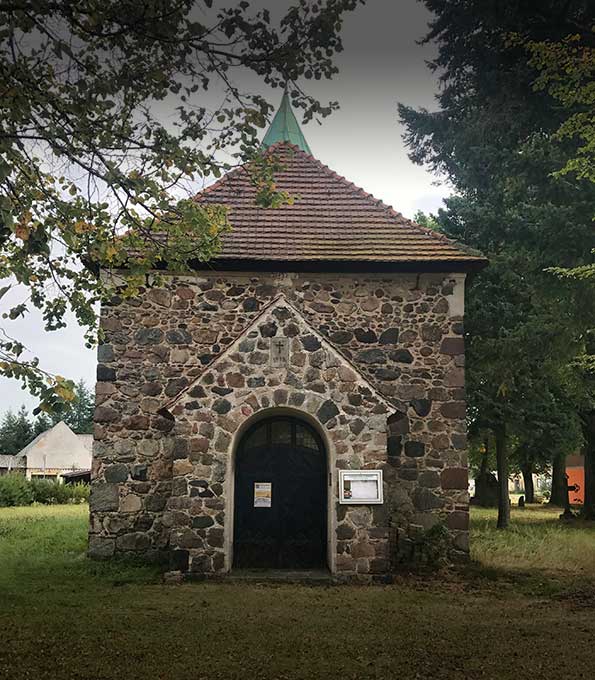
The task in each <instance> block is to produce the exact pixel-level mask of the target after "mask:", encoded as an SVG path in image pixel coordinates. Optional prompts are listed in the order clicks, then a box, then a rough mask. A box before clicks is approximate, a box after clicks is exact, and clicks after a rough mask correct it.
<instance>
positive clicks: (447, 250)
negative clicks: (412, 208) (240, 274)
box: [196, 126, 487, 271]
mask: <svg viewBox="0 0 595 680" xmlns="http://www.w3.org/2000/svg"><path fill="white" fill-rule="evenodd" d="M271 127H272V126H271ZM269 132H270V131H269ZM267 136H268V133H267ZM266 139H267V138H266V137H265V140H266ZM266 153H267V154H274V156H275V157H276V158H277V159H278V160H279V161H280V163H281V165H282V169H281V170H280V171H278V172H276V173H275V184H276V187H277V189H278V190H280V191H286V192H288V193H289V195H290V196H291V197H292V198H293V199H294V202H293V204H291V205H282V206H280V207H278V208H263V207H260V206H258V205H257V204H256V188H255V187H254V185H253V183H252V182H251V178H250V174H249V167H248V168H246V167H240V168H237V169H235V170H233V171H231V172H230V173H228V174H227V175H226V176H224V177H223V178H222V179H220V180H219V181H217V182H215V183H214V184H213V185H211V186H210V187H208V188H206V189H205V190H204V191H202V192H201V193H199V194H198V195H197V196H196V200H197V201H198V202H199V203H201V204H221V205H225V206H228V208H229V221H230V224H231V226H232V230H231V232H229V233H227V234H225V235H224V238H223V249H222V252H221V254H220V255H219V256H218V257H217V261H219V262H221V263H223V264H225V262H230V261H235V262H238V263H240V264H241V262H245V261H251V262H255V261H256V262H271V261H277V262H287V263H296V262H306V263H316V262H319V263H328V262H331V261H336V262H344V263H360V264H367V265H370V264H372V263H385V264H390V265H395V268H398V265H409V266H410V267H412V266H414V267H415V268H417V269H419V270H422V271H423V270H429V269H435V268H439V269H440V268H442V269H446V270H449V271H456V270H459V269H460V270H468V269H474V268H481V267H483V266H484V265H485V264H486V263H487V261H486V260H485V259H484V258H483V257H481V256H480V255H478V254H476V253H472V252H469V251H467V250H465V249H464V248H463V247H462V246H460V245H458V244H457V243H455V242H454V241H451V240H450V239H448V238H446V237H445V236H443V235H442V234H439V233H437V232H434V231H432V230H430V229H427V228H425V227H422V226H421V225H419V224H416V223H415V222H412V221H411V220H408V219H406V218H405V217H403V215H401V214H400V213H398V212H396V211H395V210H393V209H392V208H391V207H390V206H387V205H385V204H384V203H383V202H382V201H380V200H378V199H376V198H374V197H373V196H372V195H371V194H368V193H366V192H365V191H364V190H363V189H360V188H359V187H357V186H355V185H354V184H353V183H352V182H349V181H347V180H346V179H345V178H344V177H341V176H339V175H338V174H336V173H335V172H333V171H332V170H330V169H329V168H328V167H327V166H326V165H323V164H322V163H321V162H320V161H318V160H316V159H315V158H313V157H312V156H311V155H310V154H309V153H307V152H306V151H304V150H303V149H301V148H300V147H299V146H297V145H295V144H291V143H289V142H287V141H280V142H277V143H275V144H273V145H272V146H270V147H269V148H268V149H267V151H266Z"/></svg>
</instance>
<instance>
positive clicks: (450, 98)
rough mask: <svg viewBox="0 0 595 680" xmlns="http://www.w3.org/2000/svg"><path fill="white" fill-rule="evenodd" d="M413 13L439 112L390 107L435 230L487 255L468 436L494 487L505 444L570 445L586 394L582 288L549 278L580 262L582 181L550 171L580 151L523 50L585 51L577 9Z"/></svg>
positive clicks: (512, 1) (590, 312)
mask: <svg viewBox="0 0 595 680" xmlns="http://www.w3.org/2000/svg"><path fill="white" fill-rule="evenodd" d="M425 4H426V6H427V7H428V8H429V9H430V10H431V11H432V12H433V13H434V14H435V19H434V20H433V21H432V22H431V24H430V30H429V32H428V35H427V36H426V37H425V38H424V40H425V41H432V42H435V43H436V44H437V47H438V56H437V57H436V58H435V59H434V60H433V61H432V62H431V63H430V68H432V69H433V70H434V71H436V72H437V73H438V74H439V78H440V80H441V84H442V89H441V91H440V94H439V95H438V97H437V100H438V106H439V108H438V110H437V111H427V110H423V109H422V110H415V109H412V108H411V107H407V106H405V105H401V106H400V107H399V111H400V116H401V119H402V121H403V122H404V124H405V126H406V134H405V140H406V143H407V144H408V146H409V151H410V157H411V158H412V160H414V161H415V162H417V163H420V164H425V165H427V166H429V167H430V168H431V169H432V170H434V171H435V172H437V173H439V174H441V175H442V176H445V177H446V178H447V180H448V181H449V182H450V184H451V185H452V186H453V188H454V189H455V195H454V196H453V197H451V198H449V199H447V200H446V209H444V210H441V211H439V214H438V216H437V220H438V222H439V225H440V229H441V231H443V232H444V233H446V234H447V235H449V236H451V237H454V238H456V239H458V240H460V241H462V242H464V243H467V244H469V245H471V246H473V247H475V248H478V249H480V250H482V251H483V252H484V253H485V254H486V255H487V256H488V257H489V259H490V266H489V267H488V268H487V269H486V270H485V271H483V272H481V273H480V274H479V275H477V276H476V277H475V279H474V280H473V281H472V282H471V286H470V289H469V296H468V305H467V310H466V331H467V348H468V363H467V383H468V395H469V405H470V408H469V413H470V418H471V421H472V422H471V425H472V427H475V430H476V431H479V430H480V429H481V428H489V429H491V430H492V431H494V432H495V433H496V435H497V436H496V444H497V445H498V443H499V444H500V452H499V453H500V455H499V460H500V463H499V465H498V468H499V476H500V477H506V476H507V474H508V456H507V450H506V444H507V441H508V440H510V438H511V436H512V435H518V434H524V433H527V432H529V433H532V446H534V447H536V446H540V447H542V446H547V447H548V449H549V450H548V455H549V456H550V457H554V456H556V455H561V454H563V453H566V452H570V451H572V450H573V449H574V448H575V447H577V446H579V445H580V443H581V436H580V410H581V408H582V404H583V403H584V402H585V401H586V400H588V394H587V390H586V388H585V383H584V382H583V376H582V375H581V373H580V371H577V370H575V363H576V360H577V357H579V356H580V355H581V354H583V353H584V351H585V344H586V341H587V337H588V334H589V331H590V329H591V328H593V326H594V325H595V307H594V303H593V296H592V289H589V287H588V286H587V284H586V282H583V281H572V282H571V281H569V280H561V279H559V278H557V277H556V276H554V275H553V274H552V273H551V271H550V268H552V267H562V268H576V267H584V266H590V264H591V255H590V249H591V248H592V247H593V223H592V216H593V204H594V202H595V185H592V184H591V183H590V182H587V181H585V180H584V178H582V177H580V176H578V174H577V173H566V172H560V170H561V169H562V168H564V167H565V166H566V164H567V161H568V159H569V158H570V157H572V156H575V155H576V154H577V145H578V144H580V143H581V142H580V139H577V138H576V137H575V136H570V135H566V134H561V133H560V130H561V129H563V126H564V124H565V121H567V120H569V119H570V117H572V116H574V115H575V112H578V111H579V110H582V106H583V105H582V102H578V101H577V102H575V103H574V104H572V103H571V102H568V105H569V106H571V107H574V108H572V109H571V110H570V109H568V108H566V107H562V106H560V101H559V99H557V97H556V96H555V93H553V92H551V91H549V90H548V88H544V87H540V86H539V82H540V81H539V78H540V70H539V68H538V64H536V63H535V58H534V56H532V54H531V52H530V50H528V46H531V45H532V44H537V43H542V42H544V41H563V40H564V39H565V37H566V36H567V35H568V34H569V33H571V32H572V33H574V34H580V35H581V37H582V39H584V40H585V41H591V42H592V41H593V37H594V34H593V32H592V31H591V24H590V19H591V17H590V12H589V3H588V2H582V1H578V0H577V1H574V2H572V1H571V2H567V3H564V4H563V6H560V3H556V2H553V1H548V2H541V3H530V2H518V1H516V0H505V1H504V2H500V3H497V4H494V3H485V2H479V0H471V1H470V2H467V3H465V5H464V6H462V5H461V3H458V2H454V1H452V0H426V2H425ZM498 435H499V436H498ZM500 481H501V484H502V487H501V488H502V494H503V495H505V496H506V499H505V502H503V503H502V507H501V515H504V516H503V517H501V520H502V521H501V524H502V525H505V524H506V522H507V518H506V516H505V515H506V512H507V508H508V502H507V489H506V484H505V480H500Z"/></svg>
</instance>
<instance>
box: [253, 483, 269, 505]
mask: <svg viewBox="0 0 595 680" xmlns="http://www.w3.org/2000/svg"><path fill="white" fill-rule="evenodd" d="M272 491H273V485H272V483H271V482H254V507H255V508H270V507H271V498H272Z"/></svg>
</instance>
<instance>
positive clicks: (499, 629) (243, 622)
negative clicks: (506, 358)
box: [0, 506, 595, 680]
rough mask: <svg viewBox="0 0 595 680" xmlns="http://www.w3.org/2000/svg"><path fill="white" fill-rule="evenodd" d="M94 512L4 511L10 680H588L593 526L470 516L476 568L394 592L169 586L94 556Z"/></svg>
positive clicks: (534, 514) (3, 585)
mask: <svg viewBox="0 0 595 680" xmlns="http://www.w3.org/2000/svg"><path fill="white" fill-rule="evenodd" d="M86 513H87V508H86V507H85V506H55V507H36V508H18V509H13V508H8V509H0V629H1V630H2V644H1V645H0V678H2V679H4V678H7V679H8V678H10V679H11V680H17V679H20V678H31V679H35V680H46V679H47V680H49V679H50V678H51V679H52V680H62V679H66V678H68V679H79V678H85V679H89V680H91V679H92V680H108V679H110V680H111V679H115V678H119V679H121V678H126V680H128V679H135V678H139V679H140V678H142V679H143V680H150V679H152V678H168V679H169V678H172V679H173V678H175V679H180V680H182V679H183V680H198V679H202V678H209V679H210V680H219V679H223V678H225V679H228V678H229V679H234V678H238V679H239V678H242V680H253V679H254V680H257V679H260V678H263V679H264V678H267V679H273V678H277V679H290V678H291V679H294V678H303V679H312V678H337V677H341V678H347V679H360V678H386V679H390V678H399V679H400V680H408V679H410V678H411V679H413V678H415V679H418V680H422V679H423V680H425V679H426V678H427V679H430V678H431V679H435V680H441V679H445V678H449V679H450V678H453V679H455V678H456V679H457V680H459V679H466V678H469V679H471V678H473V679H474V680H475V679H476V678H483V679H485V678H494V679H496V678H497V679H498V680H508V679H511V680H512V679H513V678H514V679H515V680H516V679H517V678H518V677H519V676H522V677H531V678H532V679H533V680H536V679H540V678H543V679H545V678H548V679H549V678H553V677H565V676H568V675H570V674H571V675H572V677H573V678H592V677H593V672H594V671H593V669H594V668H595V661H594V657H593V650H592V640H593V637H594V636H595V528H593V527H586V528H585V527H582V528H578V527H573V526H566V527H559V526H558V523H557V522H556V520H555V518H556V512H555V511H544V510H536V509H532V508H527V509H526V510H525V511H520V510H515V512H514V523H513V527H512V529H511V530H510V531H509V532H496V530H495V529H494V528H493V527H494V523H495V518H494V514H493V513H492V512H486V511H477V512H476V513H475V515H474V518H473V527H472V532H473V539H472V540H473V546H474V548H473V550H474V558H476V559H477V560H481V562H480V563H479V564H475V566H473V567H471V568H469V569H468V570H466V571H465V572H464V573H458V574H452V573H449V574H446V575H436V576H433V577H429V578H425V579H421V578H413V577H402V578H400V579H399V580H398V582H397V583H395V584H394V585H391V586H383V587H380V586H378V587H370V588H362V587H359V588H358V587H344V586H341V587H320V586H318V587H298V586H291V585H275V586H272V585H271V586H259V585H253V584H250V585H247V584H209V583H207V584H185V585H182V586H165V585H162V584H161V583H160V581H159V578H158V575H157V574H155V572H153V571H151V570H150V569H143V568H132V567H129V566H127V567H124V566H122V565H114V564H111V565H110V564H107V565H106V564H96V563H89V562H88V561H87V560H86V559H85V558H84V548H85V531H86V522H87V516H86Z"/></svg>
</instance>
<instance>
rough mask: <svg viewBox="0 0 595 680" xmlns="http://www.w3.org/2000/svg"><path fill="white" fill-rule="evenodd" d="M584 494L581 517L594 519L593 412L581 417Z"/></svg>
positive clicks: (594, 448) (594, 427)
mask: <svg viewBox="0 0 595 680" xmlns="http://www.w3.org/2000/svg"><path fill="white" fill-rule="evenodd" d="M583 434H584V435H585V448H584V451H583V453H584V456H585V462H584V466H585V492H584V503H583V509H582V511H581V517H583V518H584V519H590V520H593V519H595V411H591V413H589V414H587V415H586V416H583Z"/></svg>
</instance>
